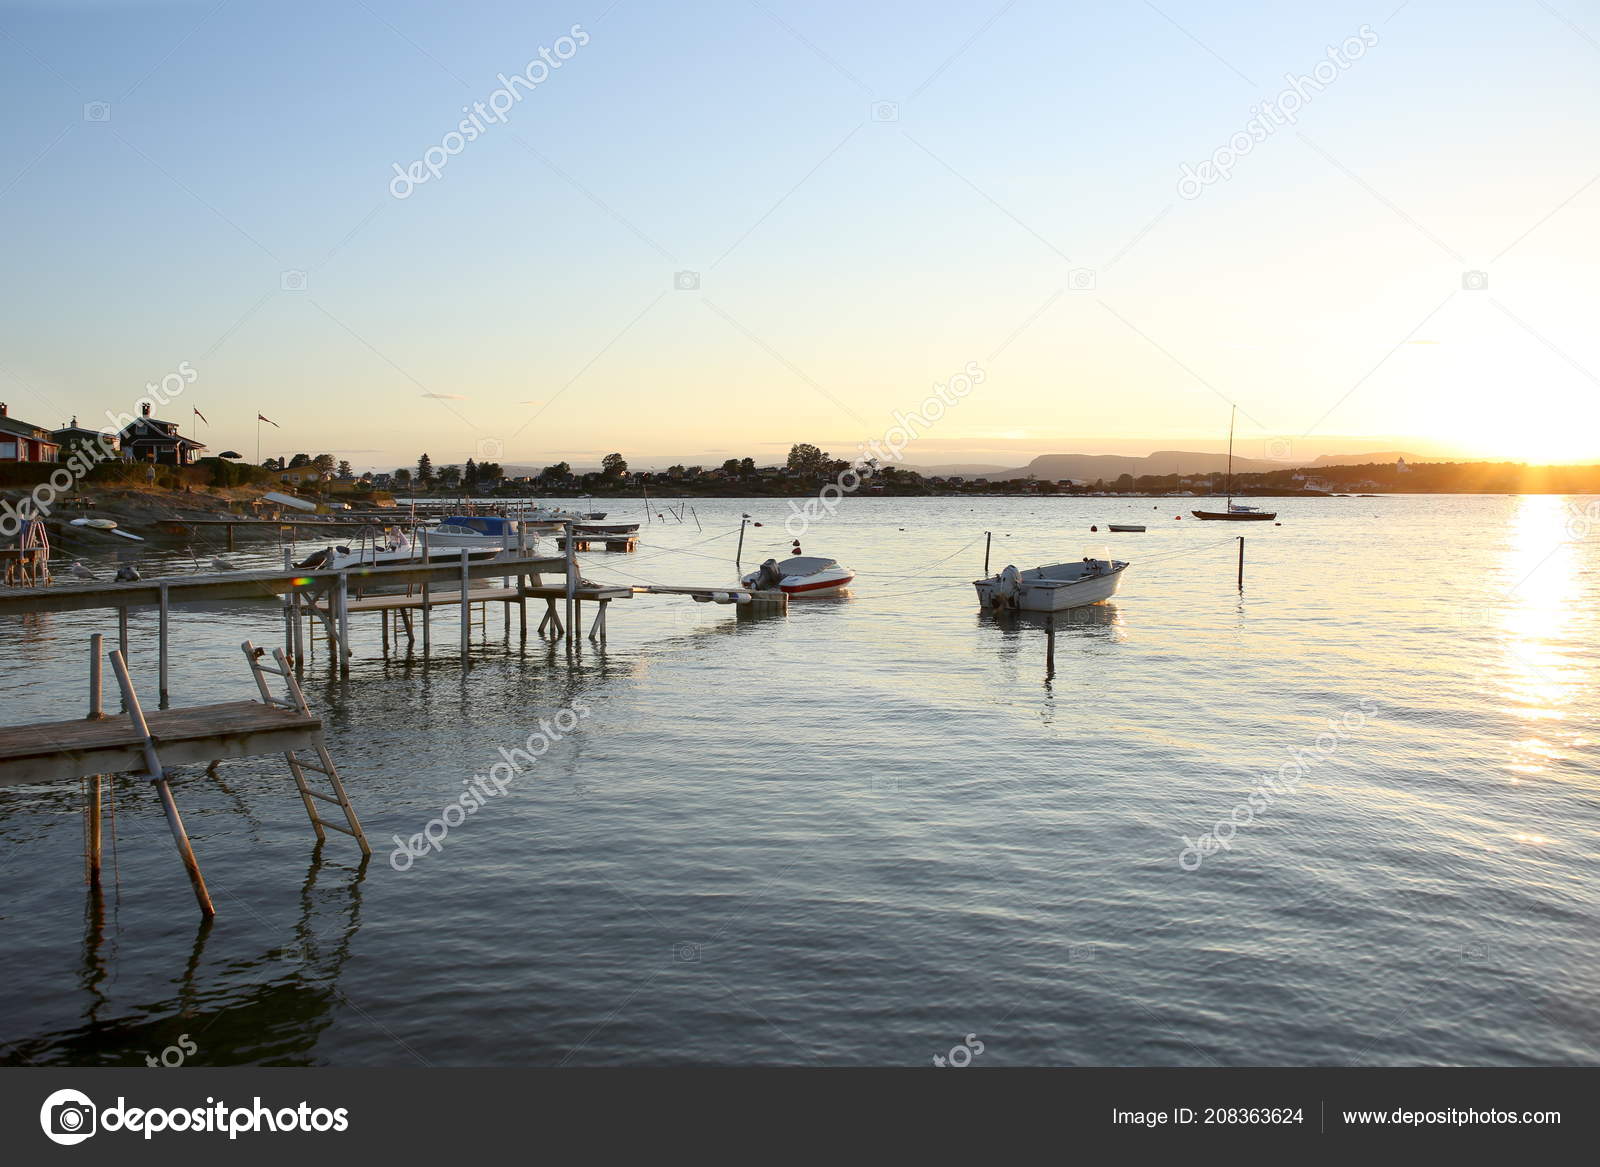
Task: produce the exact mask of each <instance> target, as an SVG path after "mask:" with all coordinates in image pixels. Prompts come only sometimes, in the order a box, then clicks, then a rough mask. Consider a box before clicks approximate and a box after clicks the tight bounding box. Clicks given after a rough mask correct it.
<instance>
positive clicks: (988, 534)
mask: <svg viewBox="0 0 1600 1167" xmlns="http://www.w3.org/2000/svg"><path fill="white" fill-rule="evenodd" d="M993 542H994V532H993V531H985V532H984V533H983V574H984V575H985V576H987V575H988V574H989V544H991V543H993Z"/></svg>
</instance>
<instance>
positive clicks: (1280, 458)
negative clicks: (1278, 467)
mask: <svg viewBox="0 0 1600 1167" xmlns="http://www.w3.org/2000/svg"><path fill="white" fill-rule="evenodd" d="M1293 457H1294V443H1293V442H1291V441H1289V439H1288V438H1268V439H1267V458H1268V460H1270V461H1273V462H1287V461H1288V460H1289V459H1290V458H1293Z"/></svg>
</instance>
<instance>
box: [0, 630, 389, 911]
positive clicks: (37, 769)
mask: <svg viewBox="0 0 1600 1167" xmlns="http://www.w3.org/2000/svg"><path fill="white" fill-rule="evenodd" d="M104 639H105V638H104V637H102V636H100V635H99V634H96V635H94V636H92V637H90V640H89V645H90V648H89V713H88V716H86V717H82V718H78V719H76V720H73V721H47V722H40V723H37V724H34V725H17V726H9V727H6V728H0V787H5V786H17V785H22V784H24V783H43V782H62V781H70V780H73V779H78V778H89V779H90V782H89V784H88V786H87V789H86V791H85V795H86V805H85V827H86V831H85V835H86V852H87V860H88V876H89V887H90V893H91V895H93V896H95V897H97V898H98V897H99V895H100V894H101V875H100V869H101V823H102V814H101V809H102V808H101V803H102V799H103V796H104V789H105V777H106V775H107V774H116V773H124V772H127V773H140V772H142V773H143V774H144V775H145V776H147V777H148V778H149V780H150V783H151V785H152V786H154V787H155V789H156V793H157V796H158V797H159V799H160V801H161V807H162V812H163V813H164V814H165V815H166V819H167V825H168V827H169V829H170V830H171V831H172V837H173V841H174V842H175V843H176V844H177V847H178V854H179V856H180V857H181V858H182V860H183V865H184V869H185V871H186V872H187V873H188V876H189V882H190V885H191V887H192V888H193V889H194V895H195V899H196V901H198V903H199V905H200V913H201V915H203V916H205V917H206V918H207V919H209V918H211V917H212V916H214V915H216V908H215V907H214V906H213V905H212V902H211V894H210V892H209V891H207V889H206V881H205V877H204V876H202V875H201V873H200V864H199V861H198V860H197V859H196V858H195V854H194V847H193V845H192V844H191V843H190V841H189V835H188V832H187V831H186V830H185V829H184V825H183V817H182V816H181V815H180V814H179V813H178V804H177V802H176V800H175V799H174V798H173V794H172V784H171V780H170V779H171V774H170V768H171V767H173V766H180V765H190V764H198V763H205V764H206V765H207V768H208V769H209V768H210V766H212V765H214V764H215V763H216V762H219V761H221V760H223V759H226V758H245V757H253V756H256V755H260V754H278V753H281V754H282V755H283V756H284V759H285V760H286V761H287V763H288V768H289V773H290V774H291V775H292V777H293V779H294V784H295V787H296V789H297V790H298V791H299V794H300V799H301V802H302V803H303V804H304V806H305V809H306V815H307V816H308V817H309V818H310V820H311V826H312V829H313V830H314V831H315V832H316V835H317V840H318V842H321V841H322V840H323V839H325V838H326V837H327V836H326V833H325V832H326V831H328V830H333V831H338V832H340V833H342V834H346V835H349V836H350V837H351V838H353V839H355V841H356V842H357V843H358V844H359V845H360V847H361V853H362V855H363V856H369V855H371V854H372V848H371V847H370V846H369V845H368V844H367V837H366V834H365V833H364V832H363V831H362V829H361V822H360V820H359V819H357V818H356V812H355V808H354V807H353V806H352V805H351V804H350V799H349V797H348V795H347V794H346V793H345V789H344V783H343V780H342V779H341V778H340V776H339V770H338V767H337V766H335V765H334V761H333V758H332V756H331V755H330V754H329V753H328V748H327V744H326V742H325V741H324V739H323V736H322V718H320V717H318V716H316V715H315V714H313V713H312V712H311V709H310V707H309V706H308V705H307V704H306V699H305V695H304V693H303V692H302V691H301V689H300V686H299V684H298V683H297V682H296V680H295V678H294V674H293V673H292V672H291V671H290V670H289V666H288V660H287V658H286V657H285V656H284V654H283V653H282V652H281V651H280V652H277V653H275V654H274V660H275V661H276V665H270V664H266V663H265V662H264V661H263V659H262V658H263V657H264V656H265V651H264V650H263V649H258V648H256V647H255V646H254V645H253V644H251V643H250V642H249V641H248V640H247V641H245V642H244V643H243V644H242V645H241V646H240V648H241V649H242V650H243V652H244V656H245V660H246V661H247V662H248V663H249V667H250V670H251V673H252V675H253V676H254V678H255V682H256V686H257V689H258V691H259V692H260V694H261V700H260V701H228V702H223V703H220V704H211V705H195V706H191V707H189V708H187V709H174V710H168V711H164V712H160V713H152V714H148V715H147V714H146V713H145V712H144V708H143V706H142V705H141V703H140V701H139V694H138V692H137V691H136V690H135V688H134V685H133V679H132V677H131V675H130V674H129V671H128V662H127V658H126V657H125V656H124V655H123V653H122V652H121V650H117V651H113V652H112V653H110V654H109V657H108V658H107V659H109V661H110V663H111V668H112V671H113V672H114V673H115V674H116V679H117V685H118V687H119V688H120V689H121V690H122V701H123V709H124V711H125V714H124V716H121V717H107V716H106V715H105V713H104V711H103V698H102V694H101V678H102V676H103V672H102V669H101V652H102V649H103V647H104ZM269 676H274V677H279V678H281V679H282V681H283V684H284V687H285V690H286V696H285V697H282V698H278V697H274V696H273V695H272V692H271V689H270V686H269V682H268V680H267V678H268V677H269ZM307 753H309V754H311V755H313V756H312V757H305V756H302V755H303V754H307ZM308 772H310V773H313V774H318V775H321V779H320V780H319V781H317V782H316V783H315V784H313V782H311V781H308V780H307V777H306V775H307V773H308ZM323 804H332V805H334V806H337V807H338V808H339V810H340V811H341V812H342V815H341V816H339V817H340V818H342V819H343V822H342V824H341V822H340V821H339V818H328V817H324V816H323V815H322V813H321V812H320V810H319V807H320V806H321V805H323Z"/></svg>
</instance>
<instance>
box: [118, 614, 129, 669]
mask: <svg viewBox="0 0 1600 1167" xmlns="http://www.w3.org/2000/svg"><path fill="white" fill-rule="evenodd" d="M117 648H118V649H119V650H120V651H121V653H122V656H123V659H127V656H128V606H127V605H126V604H124V605H122V607H120V608H118V609H117Z"/></svg>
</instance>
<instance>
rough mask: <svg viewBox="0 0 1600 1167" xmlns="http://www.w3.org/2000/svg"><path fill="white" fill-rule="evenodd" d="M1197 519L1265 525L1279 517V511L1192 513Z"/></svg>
mask: <svg viewBox="0 0 1600 1167" xmlns="http://www.w3.org/2000/svg"><path fill="white" fill-rule="evenodd" d="M1189 513H1190V514H1191V515H1193V516H1194V517H1195V518H1197V519H1212V520H1216V519H1220V520H1222V521H1223V522H1226V523H1264V522H1267V521H1268V520H1271V519H1275V518H1277V517H1278V512H1277V511H1247V512H1244V513H1242V514H1241V513H1238V512H1234V511H1190V512H1189Z"/></svg>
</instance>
